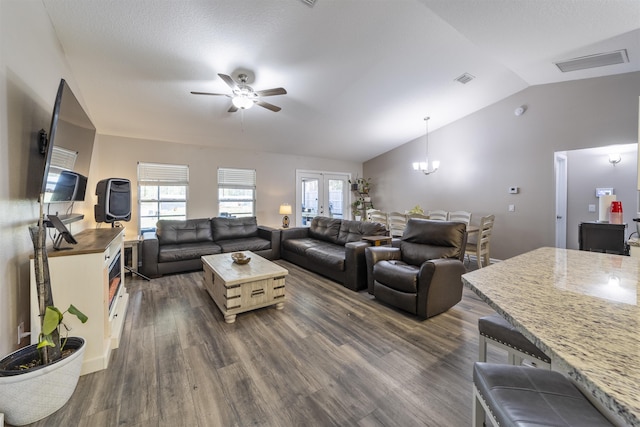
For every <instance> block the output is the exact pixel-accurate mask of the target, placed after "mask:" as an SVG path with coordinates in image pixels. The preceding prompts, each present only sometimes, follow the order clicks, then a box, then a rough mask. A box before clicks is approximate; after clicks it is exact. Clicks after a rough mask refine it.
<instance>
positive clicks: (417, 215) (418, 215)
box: [407, 213, 429, 219]
mask: <svg viewBox="0 0 640 427" xmlns="http://www.w3.org/2000/svg"><path fill="white" fill-rule="evenodd" d="M407 218H414V219H429V215H423V214H419V213H412V214H407Z"/></svg>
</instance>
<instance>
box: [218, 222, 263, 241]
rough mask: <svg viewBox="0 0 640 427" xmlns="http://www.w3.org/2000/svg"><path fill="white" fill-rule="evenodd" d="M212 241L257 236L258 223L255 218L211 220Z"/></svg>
mask: <svg viewBox="0 0 640 427" xmlns="http://www.w3.org/2000/svg"><path fill="white" fill-rule="evenodd" d="M211 227H212V229H213V240H215V241H216V242H217V241H218V240H231V239H241V238H243V237H257V236H258V222H257V220H256V217H255V216H252V217H243V218H222V217H217V218H212V219H211Z"/></svg>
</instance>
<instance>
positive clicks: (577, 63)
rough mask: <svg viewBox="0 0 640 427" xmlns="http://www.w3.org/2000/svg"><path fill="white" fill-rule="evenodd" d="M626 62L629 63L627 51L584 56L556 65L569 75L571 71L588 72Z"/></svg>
mask: <svg viewBox="0 0 640 427" xmlns="http://www.w3.org/2000/svg"><path fill="white" fill-rule="evenodd" d="M625 62H629V56H628V55H627V49H622V50H616V51H614V52H607V53H598V54H595V55H589V56H582V57H580V58H573V59H568V60H566V61H560V62H554V64H556V66H557V67H558V68H559V69H560V71H562V72H563V73H567V72H569V71H577V70H586V69H589V68H597V67H604V66H605V65H615V64H623V63H625Z"/></svg>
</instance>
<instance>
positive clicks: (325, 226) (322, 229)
mask: <svg viewBox="0 0 640 427" xmlns="http://www.w3.org/2000/svg"><path fill="white" fill-rule="evenodd" d="M341 222H342V220H340V219H336V218H327V217H324V216H317V217H315V218H313V219H312V220H311V225H310V226H309V237H313V238H314V239H318V240H324V241H326V242H331V243H336V244H337V243H338V234H339V233H340V223H341Z"/></svg>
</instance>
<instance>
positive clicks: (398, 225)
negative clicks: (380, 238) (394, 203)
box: [387, 212, 407, 237]
mask: <svg viewBox="0 0 640 427" xmlns="http://www.w3.org/2000/svg"><path fill="white" fill-rule="evenodd" d="M387 222H388V225H389V233H390V236H391V237H401V236H402V233H404V229H405V227H406V226H407V215H405V214H403V213H400V212H389V216H388V219H387Z"/></svg>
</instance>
